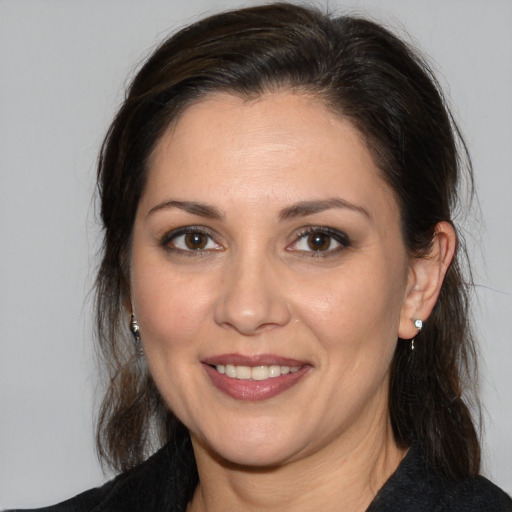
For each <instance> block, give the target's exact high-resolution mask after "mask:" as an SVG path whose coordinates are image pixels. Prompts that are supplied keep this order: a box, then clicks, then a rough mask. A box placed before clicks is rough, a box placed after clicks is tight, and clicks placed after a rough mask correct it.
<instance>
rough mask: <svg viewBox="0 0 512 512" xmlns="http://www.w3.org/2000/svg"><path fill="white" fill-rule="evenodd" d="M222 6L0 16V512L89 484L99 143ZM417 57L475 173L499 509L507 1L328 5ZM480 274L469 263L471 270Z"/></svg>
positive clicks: (35, 2) (505, 325) (509, 182)
mask: <svg viewBox="0 0 512 512" xmlns="http://www.w3.org/2000/svg"><path fill="white" fill-rule="evenodd" d="M254 3H256V2H249V1H245V2H244V1H240V0H238V1H236V0H232V1H229V0H214V1H212V0H186V1H181V0H166V1H162V0H145V1H140V0H139V1H135V0H108V1H104V0H88V1H87V2H83V1H79V0H74V1H73V0H0V59H1V60H0V70H1V71H0V72H1V78H0V134H1V138H0V173H1V180H0V506H4V507H7V506H14V505H16V506H23V507H27V506H36V505H39V506H40V505H43V504H49V503H54V502H56V501H58V500H62V499H64V498H66V497H70V496H72V495H74V494H76V493H78V492H80V491H82V490H84V489H86V488H88V487H91V486H94V485H98V484H100V483H102V482H103V481H105V479H106V478H107V477H108V475H103V474H102V472H101V470H100V467H99V464H98V463H97V461H96V457H95V452H94V443H93V410H94V404H95V403H97V400H98V397H97V395H98V390H97V387H96V384H95V383H96V374H95V368H94V360H93V352H92V336H91V323H92V321H91V314H90V310H91V303H90V299H89V298H88V294H89V292H90V289H91V287H92V283H93V280H94V270H95V266H96V264H97V251H98V247H99V243H98V242H99V238H100V234H99V229H98V227H97V222H96V212H95V208H94V202H93V199H92V197H93V193H94V174H95V160H96V155H97V152H98V148H99V145H100V143H101V140H102V137H103V135H104V133H105V131H106V129H107V126H108V124H109V122H110V120H111V118H112V116H113V114H114V112H115V110H116V108H117V106H118V105H119V103H120V102H121V101H122V98H123V91H124V86H125V85H126V83H127V80H128V78H129V77H131V76H133V72H134V70H135V69H136V68H137V65H138V63H139V62H140V61H141V59H143V58H144V57H145V56H147V55H148V52H149V51H150V49H151V48H153V47H154V46H155V44H156V43H157V42H158V41H160V40H161V39H162V38H163V37H164V36H165V35H166V34H168V33H169V32H171V31H173V30H175V29H176V28H178V27H182V26H183V25H186V24H188V23H190V22H192V21H194V20H196V19H198V18H199V17H201V16H202V15H205V14H209V13H213V12H216V11H218V10H221V9H224V8H232V7H238V6H247V5H251V4H254ZM317 5H320V6H322V5H324V6H325V5H328V6H329V8H330V9H331V10H333V11H337V12H340V13H341V12H347V11H348V12H354V11H355V12H358V13H363V14H367V15H369V16H370V17H372V18H374V19H376V20H380V21H382V22H384V23H385V24H386V25H387V26H388V27H391V28H392V29H393V30H394V31H395V32H398V33H399V34H402V35H403V36H404V37H406V38H407V39H408V40H409V41H412V42H413V43H414V44H415V45H416V46H418V47H419V48H420V49H421V50H423V51H424V52H426V53H427V54H428V55H429V56H430V62H431V63H432V65H433V67H434V69H435V70H436V73H437V75H438V77H439V79H440V81H441V83H442V84H443V86H444V88H445V90H446V92H447V94H448V96H449V98H450V101H451V103H452V105H453V108H454V112H455V116H456V118H457V119H458V121H459V122H460V126H461V128H462V131H463V132H464V134H465V136H466V138H467V142H468V144H469V148H470V151H471V153H472V156H473V162H474V166H475V172H476V179H477V190H478V194H479V201H480V209H481V213H480V217H479V219H478V218H477V219H472V220H471V219H470V222H469V223H467V224H466V226H465V230H466V231H467V236H468V237H469V242H470V247H471V248H472V251H473V260H474V262H475V280H476V282H477V287H476V301H475V307H474V313H473V315H474V319H475V322H476V324H477V326H478V331H479V336H480V339H481V355H482V377H481V396H482V399H483V403H484V406H485V410H484V423H485V430H484V453H485V458H484V473H485V474H486V475H487V476H489V477H490V478H492V479H493V480H494V481H495V482H496V483H498V484H499V485H500V486H502V487H503V488H504V489H505V490H507V491H508V492H509V493H512V399H511V391H512V334H511V320H512V227H511V220H512V202H511V201H510V197H511V191H512V1H510V0H488V1H485V2H484V1H483V0H416V1H415V0H361V1H355V0H352V1H349V0H347V1H345V2H341V1H339V2H338V1H333V0H331V1H330V2H329V3H328V4H325V3H322V2H321V1H318V2H317ZM484 262H485V263H484Z"/></svg>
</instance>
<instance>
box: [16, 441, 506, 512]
mask: <svg viewBox="0 0 512 512" xmlns="http://www.w3.org/2000/svg"><path fill="white" fill-rule="evenodd" d="M186 444H187V443H185V444H183V445H181V446H174V449H173V450H171V449H170V448H169V445H167V446H165V447H164V448H162V449H161V450H159V451H158V452H157V453H155V454H154V455H153V456H152V457H150V458H149V459H148V460H147V461H145V462H144V463H142V464H141V465H139V466H137V467H135V468H133V469H132V470H130V471H128V472H126V473H123V474H121V475H119V476H118V477H116V478H115V479H114V480H111V481H110V482H108V483H106V484H105V485H103V486H102V487H99V488H96V489H91V490H89V491H86V492H84V493H82V494H79V495H78V496H75V497H74V498H72V499H70V500H67V501H64V502H63V503H60V504H58V505H54V506H52V507H47V508H41V509H37V512H143V511H144V512H185V511H186V508H187V504H188V502H189V500H190V498H191V497H192V494H193V492H194V489H195V486H196V485H197V474H196V473H195V470H194V468H195V462H194V459H193V456H192V453H191V450H190V446H186ZM388 511H389V512H397V511H399V512H422V511H425V512H426V511H428V512H454V511H457V512H458V511H464V512H512V500H511V499H510V497H509V496H508V495H507V494H505V493H504V492H503V491H502V490H501V489H499V488H498V487H496V486H495V485H494V484H493V483H491V482H489V480H487V479H486V478H484V477H481V476H478V477H476V478H474V479H466V480H457V481H453V480H450V481H448V480H446V479H444V478H442V477H441V476H440V474H439V473H437V472H435V471H433V470H432V469H430V468H429V467H428V465H427V464H426V461H425V457H424V456H423V453H422V450H421V449H420V448H419V447H418V446H413V447H412V448H411V449H410V450H409V452H408V453H407V455H406V456H405V457H404V459H403V460H402V462H401V463H400V465H399V466H398V468H397V470H396V471H395V472H394V473H393V474H392V475H391V477H390V478H389V480H388V481H387V482H386V483H385V484H384V486H383V487H382V489H381V490H380V491H379V492H378V494H377V496H376V497H375V499H374V500H373V501H372V503H371V504H370V506H369V507H368V509H367V512H388ZM11 512H15V511H11Z"/></svg>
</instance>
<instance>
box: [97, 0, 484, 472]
mask: <svg viewBox="0 0 512 512" xmlns="http://www.w3.org/2000/svg"><path fill="white" fill-rule="evenodd" d="M286 89H291V90H294V91H296V92H302V93H304V94H307V95H311V96H314V97H316V98H319V99H320V100H321V101H323V102H324V104H325V105H326V106H327V107H328V108H329V109H330V110H332V111H333V112H336V113H338V114H339V115H340V116H342V117H343V118H344V119H347V120H348V121H350V122H351V123H352V124H353V125H354V126H355V127H356V128H357V129H358V130H359V132H360V133H361V134H362V136H363V137H364V140H366V142H367V144H368V147H369V149H370V151H371V154H372V155H373V158H374V160H375V163H376V165H377V167H378V168H379V170H380V171H381V174H382V177H383V179H384V180H385V181H386V182H387V183H388V184H389V185H390V187H391V188H392V190H393V191H394V194H395V197H396V199H397V202H398V205H399V208H400V212H401V222H402V233H403V237H404V242H405V245H406V247H407V248H408V250H409V253H410V254H411V255H412V256H415V257H425V256H427V255H428V253H429V251H430V248H431V244H432V240H433V237H434V233H435V228H436V225H437V223H438V222H441V221H447V222H452V219H453V215H452V212H453V211H454V210H455V208H456V207H457V206H458V205H457V198H458V196H457V186H458V184H459V181H460V176H461V173H462V172H464V171H465V172H466V173H467V176H468V179H469V183H470V184H472V170H471V163H470V160H469V157H468V154H467V150H466V147H465V145H464V141H463V140H462V137H461V136H460V132H459V130H458V128H457V126H456V123H455V122H454V120H453V117H452V116H451V114H450V112H449V109H448V107H447V105H446V101H445V99H444V97H443V95H442V92H441V90H440V87H439V85H438V83H437V82H436V80H435V78H434V76H433V73H432V72H431V70H430V69H429V67H428V65H427V64H426V63H425V62H424V61H423V60H422V59H421V58H420V57H419V56H418V55H416V53H415V52H414V51H413V50H412V49H411V48H410V47H409V46H408V45H406V44H405V43H404V42H402V41H401V40H400V39H398V38H397V37H395V36H394V35H393V34H391V33H390V32H389V31H387V30H386V29H384V28H382V27H381V26H379V25H378V24H376V23H374V22H371V21H368V20H365V19H361V18H357V17H351V16H342V17H338V18H332V17H329V16H328V15H325V14H323V13H321V12H320V11H318V10H315V9H311V8H305V7H300V6H297V5H292V4H287V3H275V4H270V5H264V6H259V7H252V8H246V9H241V10H237V11H230V12H225V13H222V14H218V15H214V16H211V17H209V18H206V19H204V20H201V21H199V22H197V23H195V24H193V25H191V26H189V27H187V28H185V29H183V30H181V31H179V32H178V33H176V34H175V35H174V36H172V37H170V38H169V39H167V40H165V41H164V42H163V43H162V45H161V46H160V47H159V48H158V49H157V50H156V51H155V52H154V53H153V55H152V56H151V57H150V58H149V59H148V60H147V62H146V63H145V64H144V65H143V67H142V68H141V69H140V71H139V72H138V73H137V75H136V76H135V78H134V80H133V82H132V84H131V86H130V87H129V90H128V92H127V96H126V99H125V101H124V103H123V104H122V106H121V108H120V110H119V112H118V114H117V116H116V117H115V119H114V121H113V123H112V125H111V127H110V129H109V131H108V133H107V136H106V138H105V141H104V143H103V146H102V149H101V153H100V157H99V164H98V193H99V198H100V201H101V219H102V222H103V226H104V245H103V259H102V262H101V266H100V269H99V272H98V277H97V281H96V329H97V332H96V334H97V340H98V346H99V348H100V351H101V354H102V358H103V362H104V371H105V375H106V376H107V379H108V382H107V385H108V389H107V392H106V395H105V398H104V401H103V404H102V407H101V410H100V414H99V418H98V428H97V445H98V453H99V455H100V458H101V459H102V460H103V461H105V462H107V463H108V464H109V465H110V466H111V467H113V468H115V469H117V470H126V469H128V468H130V467H132V466H134V465H136V464H137V463H139V462H141V461H142V460H144V459H145V458H146V457H147V456H148V455H149V453H150V452H151V451H153V450H154V449H155V448H156V447H157V446H159V445H161V444H163V443H165V442H167V441H169V440H170V439H173V437H175V436H176V435H177V434H176V433H177V432H182V430H180V429H179V428H178V427H179V421H178V420H177V419H176V418H175V416H174V415H173V414H172V413H171V412H170V411H168V410H167V408H166V407H165V405H164V403H163V400H162V399H161V397H160V395H159V393H158V390H157V389H156V387H155V385H154V383H153V381H152V379H151V377H150V375H149V374H148V372H147V368H146V367H145V365H143V364H142V365H141V364H140V362H137V361H136V360H135V356H134V353H135V350H134V349H133V347H132V346H131V343H130V342H131V338H130V334H129V332H128V329H127V325H128V322H129V314H130V311H128V310H127V308H128V304H129V303H130V286H129V255H130V244H131V234H132V230H133V224H134V219H135V214H136V211H137V206H138V203H139V200H140V197H141V195H142V193H143V190H144V185H145V182H146V177H147V173H148V167H149V165H148V164H149V160H150V156H151V154H152V151H153V149H154V147H155V145H156V144H157V142H158V141H159V140H160V138H161V136H162V135H163V133H164V132H165V130H166V129H168V127H169V126H170V125H171V124H173V123H175V122H176V121H177V120H178V119H179V116H180V115H181V114H182V113H183V112H184V111H185V110H186V108H187V107H188V106H189V105H190V104H192V103H194V102H196V101H198V100H200V99H201V98H204V97H206V96H207V95H209V94H213V93H219V92H224V93H229V94H235V95H237V96H240V97H242V98H247V99H250V98H258V97H260V96H261V95H263V94H266V93H268V92H272V91H276V90H286ZM459 240H460V239H459ZM465 256H466V254H465V250H464V246H463V244H462V242H459V246H458V250H457V254H456V258H455V260H454V262H453V263H452V264H451V266H450V268H449V269H448V271H447V274H446V277H445V281H444V284H443V286H442V289H441V293H440V296H439V299H438V301H437V304H436V306H435V307H434V310H433V312H432V314H431V316H430V318H429V319H428V321H427V322H426V323H425V326H424V329H423V330H422V332H421V334H420V335H419V336H418V337H417V341H416V344H415V347H416V348H415V350H414V353H411V352H410V351H409V348H408V344H407V343H404V342H401V341H400V340H399V341H398V343H397V348H396V352H395V355H394V358H393V362H392V365H391V379H390V397H389V413H390V417H391V423H392V426H393V432H394V435H395V440H396V442H397V443H398V444H399V445H400V446H403V447H406V446H410V445H411V444H412V443H414V442H416V443H421V445H422V446H423V448H424V450H425V452H426V454H427V457H428V460H429V462H430V464H431V465H432V466H434V467H436V468H438V469H439V470H441V471H443V472H444V473H445V474H446V475H447V476H448V477H462V476H473V475H476V474H477V473H478V471H479V468H480V447H479V441H478V435H477V432H476V429H475V427H474V424H473V421H472V418H471V414H470V411H469V409H468V406H467V405H466V397H471V396H472V387H471V386H472V384H471V383H472V382H475V380H474V379H475V375H476V366H475V348H474V347H475V345H474V341H473V335H472V331H471V326H470V323H469V313H468V310H469V300H468V292H469V289H470V288H469V283H470V282H471V281H470V280H468V279H465V277H464V274H463V271H462V268H463V266H462V264H461V263H463V262H465V260H464V258H465ZM469 277H470V276H469ZM474 400H475V401H476V398H475V399H474ZM475 403H477V402H475ZM184 435H185V434H184Z"/></svg>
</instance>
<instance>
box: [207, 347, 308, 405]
mask: <svg viewBox="0 0 512 512" xmlns="http://www.w3.org/2000/svg"><path fill="white" fill-rule="evenodd" d="M202 363H203V367H204V369H205V371H206V373H207V374H208V376H209V377H210V380H211V382H212V383H213V385H214V386H215V387H216V388H217V389H218V390H219V391H222V392H223V393H224V394H226V395H228V396H230V397H232V398H235V399H238V400H249V401H260V400H267V399H269V398H273V397H275V396H276V395H279V394H280V393H283V392H284V391H286V390H288V389H290V388H291V387H293V386H295V385H296V384H298V383H299V382H300V381H301V380H302V378H303V377H305V376H306V375H307V373H308V372H309V370H310V369H311V365H310V364H308V363H306V362H301V361H298V360H295V359H289V358H282V357H277V356H271V355H260V356H254V357H247V356H241V355H239V354H225V355H223V356H216V357H213V358H208V359H206V360H204V361H202Z"/></svg>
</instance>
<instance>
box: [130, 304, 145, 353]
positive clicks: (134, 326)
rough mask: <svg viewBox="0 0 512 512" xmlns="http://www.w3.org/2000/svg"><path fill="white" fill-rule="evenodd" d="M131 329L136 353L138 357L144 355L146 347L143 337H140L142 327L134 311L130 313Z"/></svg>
mask: <svg viewBox="0 0 512 512" xmlns="http://www.w3.org/2000/svg"><path fill="white" fill-rule="evenodd" d="M130 331H131V332H132V334H133V339H134V340H135V350H136V354H137V356H138V357H142V356H143V355H144V349H143V347H142V339H141V337H140V328H139V324H138V322H137V320H136V319H135V315H134V314H133V313H132V314H131V315H130Z"/></svg>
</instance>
